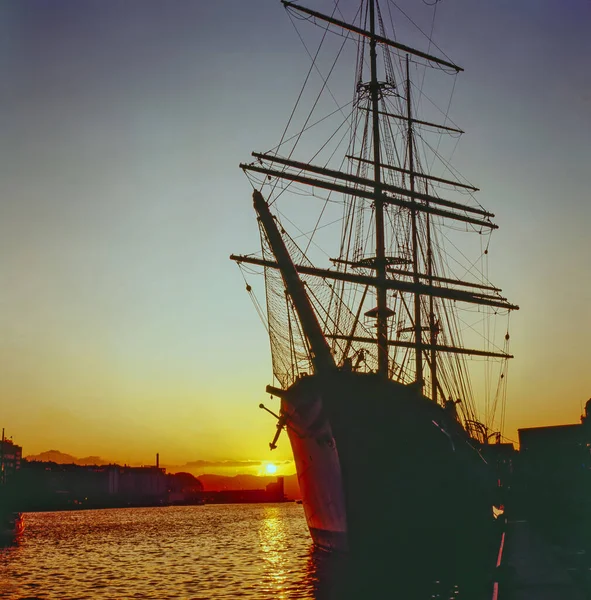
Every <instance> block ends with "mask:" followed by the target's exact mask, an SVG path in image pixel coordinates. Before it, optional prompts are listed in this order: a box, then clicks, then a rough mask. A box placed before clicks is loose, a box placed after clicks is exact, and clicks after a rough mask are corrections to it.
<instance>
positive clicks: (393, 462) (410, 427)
mask: <svg viewBox="0 0 591 600" xmlns="http://www.w3.org/2000/svg"><path fill="white" fill-rule="evenodd" d="M282 408H283V411H284V412H285V413H286V414H287V415H288V418H287V428H288V433H289V437H290V441H291V445H292V448H293V452H294V457H295V462H296V467H297V472H298V479H299V483H300V488H301V492H302V498H303V504H304V508H305V512H306V518H307V520H308V526H309V528H310V532H311V535H312V537H313V539H314V541H315V543H316V544H317V545H319V546H321V547H324V548H329V549H336V550H351V551H354V552H355V551H360V552H364V551H366V550H372V551H375V550H379V549H380V548H383V549H384V550H386V551H390V549H391V548H392V545H393V543H398V544H399V543H400V542H403V543H404V544H405V545H406V547H407V549H408V551H409V552H412V548H416V551H417V552H419V553H421V552H424V551H425V545H428V546H429V547H430V548H433V549H434V548H436V547H438V544H439V543H440V542H441V543H443V544H445V545H447V546H448V549H449V542H450V540H452V539H453V540H454V542H455V544H454V545H456V546H458V547H460V546H462V547H464V548H465V547H467V548H470V547H471V546H472V547H473V545H474V539H475V538H477V537H478V536H479V535H480V533H482V534H483V535H484V532H485V531H486V529H487V528H488V527H490V524H491V522H492V505H493V498H494V496H493V495H494V489H495V482H494V478H493V475H492V473H491V471H490V470H489V468H488V465H487V464H486V462H484V460H483V459H482V457H481V456H480V454H479V453H478V451H477V450H476V449H475V447H474V446H473V445H472V444H473V443H474V442H473V441H471V440H470V438H469V437H468V435H467V434H466V432H465V431H464V429H463V428H462V427H461V426H460V424H459V423H458V422H457V420H455V418H454V416H453V415H449V414H447V413H446V411H445V410H444V409H443V408H441V407H440V406H438V405H436V404H435V403H434V402H432V401H430V400H428V399H427V398H425V397H424V396H422V395H419V394H417V392H416V389H415V388H414V387H413V386H405V385H402V384H399V383H395V382H392V381H388V380H384V379H383V378H381V377H379V376H378V375H375V374H361V373H352V372H345V371H338V372H336V373H333V374H331V375H330V376H328V377H326V378H324V379H323V378H320V377H319V376H310V377H304V378H301V379H300V380H298V381H297V382H296V383H295V384H294V385H292V386H291V387H290V388H289V389H288V390H287V391H286V393H285V395H284V397H283V401H282ZM470 541H471V542H470ZM467 542H470V543H468V545H467V546H466V543H467Z"/></svg>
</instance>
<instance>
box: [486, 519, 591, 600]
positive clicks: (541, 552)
mask: <svg viewBox="0 0 591 600" xmlns="http://www.w3.org/2000/svg"><path fill="white" fill-rule="evenodd" d="M578 554H579V556H581V555H582V554H584V551H579V553H578ZM565 558H566V557H565V553H564V552H561V549H560V548H559V547H555V546H553V545H552V544H551V543H550V542H549V541H548V540H547V539H546V538H545V536H543V535H542V534H541V533H540V532H539V531H538V529H537V528H536V527H535V526H533V525H532V524H531V523H530V522H529V521H527V520H525V519H515V520H512V519H507V520H506V521H505V526H504V531H503V534H502V537H501V542H500V546H499V552H498V557H497V565H496V574H495V581H494V583H493V593H492V600H585V599H586V598H589V591H590V590H589V589H587V591H585V589H584V588H585V576H586V573H585V571H588V568H585V565H584V564H582V562H581V561H578V564H577V562H576V561H574V562H573V561H572V560H571V561H570V562H569V561H568V560H566V559H565ZM571 558H572V557H571Z"/></svg>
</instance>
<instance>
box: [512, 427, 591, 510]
mask: <svg viewBox="0 0 591 600" xmlns="http://www.w3.org/2000/svg"><path fill="white" fill-rule="evenodd" d="M588 425H589V422H587V423H585V422H583V423H582V424H569V425H553V426H550V427H528V428H523V429H519V430H518V433H519V444H520V451H519V461H518V463H517V470H516V482H517V484H518V491H519V501H520V505H521V509H522V510H524V511H525V512H529V513H530V514H534V515H537V516H538V517H541V516H544V518H547V517H548V516H549V515H553V517H552V518H554V519H558V518H561V519H563V518H566V517H567V516H571V517H573V518H579V517H580V516H582V515H584V514H586V513H588V511H589V509H590V508H591V453H590V448H591V444H590V442H591V436H590V435H589V430H588V429H589V428H588Z"/></svg>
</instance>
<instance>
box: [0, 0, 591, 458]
mask: <svg viewBox="0 0 591 600" xmlns="http://www.w3.org/2000/svg"><path fill="white" fill-rule="evenodd" d="M341 2H342V3H344V4H345V5H347V4H352V3H353V0H341ZM313 4H314V3H313V2H312V1H311V0H310V2H308V3H307V5H308V6H311V5H313ZM399 5H400V6H402V7H403V8H404V9H405V10H406V11H408V12H409V13H410V14H413V13H412V10H413V5H414V7H415V8H416V6H417V5H419V2H418V0H415V1H414V2H412V1H410V0H406V1H402V0H401V2H399ZM316 6H320V7H321V8H324V9H325V10H326V9H327V7H328V10H330V7H331V2H330V1H328V0H323V1H322V2H318V3H316ZM427 8H428V7H425V6H424V5H423V4H422V3H421V4H420V11H419V12H420V13H424V12H425V10H427ZM429 10H432V9H429ZM590 23H591V4H590V3H589V2H588V0H569V1H568V2H557V1H556V0H555V1H553V2H550V1H549V0H535V1H534V0H521V1H520V2H513V1H509V0H506V1H495V2H490V1H484V0H476V1H475V0H443V1H442V2H440V4H439V5H438V19H437V21H436V26H435V33H434V39H435V41H436V42H437V44H438V45H439V46H440V47H442V48H443V49H444V50H445V52H446V54H448V55H449V56H450V57H452V59H454V60H455V61H457V62H458V63H459V64H461V65H462V66H463V67H464V68H465V69H466V72H465V73H464V74H462V75H461V76H460V78H459V79H458V84H457V88H456V91H455V95H454V104H453V106H452V111H451V116H452V118H453V119H454V121H455V122H456V123H458V124H459V125H461V127H462V128H463V129H465V130H466V131H467V134H466V135H465V136H464V137H463V139H462V142H461V143H460V146H459V149H458V151H457V152H456V154H455V158H454V165H455V166H456V167H457V168H459V169H460V171H461V172H462V173H464V174H465V175H466V176H467V177H468V178H469V179H470V180H471V181H473V182H475V183H477V184H478V185H479V187H481V188H482V190H483V191H482V192H481V194H480V195H479V200H480V202H481V203H482V204H483V205H484V206H485V207H486V208H488V209H490V210H491V211H492V212H494V213H495V214H496V215H497V217H496V222H497V223H498V224H499V226H500V230H499V231H498V232H496V233H495V234H494V236H493V242H492V245H491V251H490V266H491V279H492V280H493V281H494V282H495V283H497V284H499V285H500V287H502V288H503V290H504V292H505V295H507V296H508V298H509V299H510V300H512V301H514V302H516V303H517V304H519V305H520V306H521V310H520V311H519V312H517V313H515V314H514V315H513V317H512V326H511V339H512V346H511V350H512V352H513V353H514V354H515V355H516V358H515V360H514V361H513V362H512V364H511V367H510V371H509V391H508V403H507V430H506V434H507V435H508V437H510V438H513V439H516V435H517V434H516V429H517V428H518V427H527V426H535V425H543V424H555V423H568V422H576V421H577V420H578V418H579V415H580V412H581V405H582V403H584V402H585V401H586V400H587V399H588V398H589V396H591V369H590V368H589V358H590V351H589V340H590V339H591V308H590V306H591V268H590V266H589V265H590V257H591V244H590V242H589V233H588V227H589V224H590V222H591V201H590V198H589V191H588V188H589V183H588V171H589V168H590V165H591V117H590V115H591V70H590V69H589V64H590V62H591V37H590V36H589V26H590ZM427 25H430V21H429V22H428V24H427ZM307 67H308V62H307V57H306V54H305V51H304V50H303V48H302V46H301V43H300V42H299V40H298V37H297V35H296V33H295V31H294V29H293V27H292V25H291V22H290V20H289V19H288V18H287V16H286V15H285V13H284V11H283V9H282V8H281V7H280V5H279V2H278V0H277V1H275V0H253V1H250V2H245V1H243V0H216V1H215V2H213V1H211V2H206V1H204V0H191V1H188V0H174V1H165V0H158V1H155V0H120V1H116V0H113V1H110V2H105V1H104V0H84V1H82V2H81V1H80V0H19V1H18V2H16V1H15V2H4V3H2V4H0V72H1V74H2V77H1V79H0V123H1V131H2V136H1V137H0V198H1V200H0V426H4V427H6V430H7V433H8V434H9V435H11V436H13V438H14V440H15V441H16V442H18V443H19V444H21V445H23V447H24V452H25V454H30V453H38V452H41V451H43V450H47V449H49V448H58V449H60V450H62V451H64V452H68V453H71V454H74V455H78V456H85V455H89V454H93V455H100V456H102V457H104V458H107V459H113V460H119V461H125V462H144V463H148V462H152V461H153V456H154V454H155V453H156V452H157V451H158V452H160V456H161V461H162V462H163V463H165V464H166V463H168V464H177V465H178V464H183V463H184V462H187V461H197V460H203V461H221V460H232V461H248V460H254V461H260V460H268V459H272V458H275V459H277V460H287V459H289V458H290V449H289V444H288V442H287V439H286V438H284V439H283V441H282V443H281V444H280V449H279V450H277V451H275V453H274V454H273V455H271V454H270V453H269V451H268V448H267V443H268V442H269V441H270V440H271V438H272V436H273V433H274V422H273V419H272V418H271V417H270V416H269V415H267V414H265V413H263V412H262V411H260V410H259V409H258V408H257V406H258V404H259V402H261V401H263V402H267V400H268V398H267V397H266V395H265V394H264V387H265V385H266V384H267V383H270V382H271V363H270V356H269V349H268V340H267V337H266V333H265V331H264V329H263V327H262V325H261V324H260V322H259V320H258V318H257V316H256V313H255V311H254V309H253V307H252V305H251V303H250V300H249V298H248V296H247V294H246V292H245V291H244V285H243V281H242V278H241V276H240V273H239V271H238V269H237V268H236V266H235V265H234V264H233V263H231V262H230V261H229V260H228V255H229V254H230V253H232V252H237V253H247V252H252V251H255V250H256V249H257V240H258V234H257V227H256V222H255V219H254V217H253V213H252V208H251V198H250V190H251V188H250V185H249V184H248V182H247V180H246V179H245V178H244V176H243V175H242V173H241V172H240V170H239V169H238V163H239V162H240V161H241V160H248V158H249V155H250V152H251V150H265V149H267V148H271V147H272V146H274V145H275V144H276V143H277V141H278V139H279V137H280V135H281V132H282V130H283V126H284V124H285V122H286V119H287V117H288V116H289V112H290V110H291V107H292V106H293V102H294V100H295V97H296V96H297V93H298V91H299V88H300V86H301V83H302V80H303V77H304V76H305V72H306V69H307ZM268 404H269V405H270V406H272V407H273V408H275V405H274V404H273V401H270V402H268ZM237 464H239V463H237Z"/></svg>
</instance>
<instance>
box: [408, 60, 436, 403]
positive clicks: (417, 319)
mask: <svg viewBox="0 0 591 600" xmlns="http://www.w3.org/2000/svg"><path fill="white" fill-rule="evenodd" d="M406 115H407V127H408V129H407V131H408V135H407V137H408V170H409V179H410V191H411V194H414V192H415V176H414V170H415V167H414V153H413V135H412V113H411V103H410V72H409V67H408V54H407V55H406ZM414 203H415V200H414V199H413V204H414ZM410 218H411V226H412V268H413V273H414V282H415V284H416V283H419V275H418V273H419V248H418V232H417V211H416V209H415V208H414V207H413V208H411V211H410ZM430 283H431V282H430ZM414 330H415V364H416V368H415V377H416V384H417V387H418V390H419V392H422V391H423V349H422V342H423V340H422V328H421V296H420V294H418V293H416V292H415V295H414Z"/></svg>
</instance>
